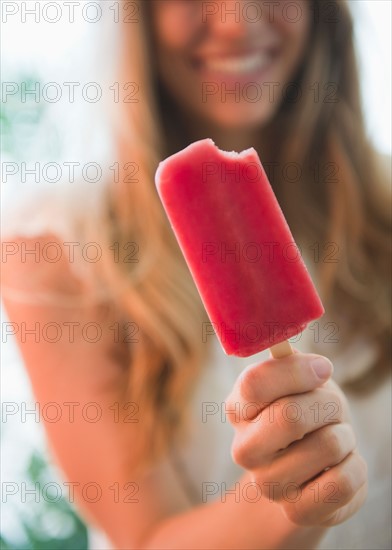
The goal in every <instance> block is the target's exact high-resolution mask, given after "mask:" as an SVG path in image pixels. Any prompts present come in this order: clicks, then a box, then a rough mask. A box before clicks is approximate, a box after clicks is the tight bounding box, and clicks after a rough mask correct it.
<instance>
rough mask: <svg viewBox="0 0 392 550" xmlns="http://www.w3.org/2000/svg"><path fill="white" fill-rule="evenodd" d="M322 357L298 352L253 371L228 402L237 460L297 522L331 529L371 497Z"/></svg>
mask: <svg viewBox="0 0 392 550" xmlns="http://www.w3.org/2000/svg"><path fill="white" fill-rule="evenodd" d="M331 373H332V365H331V363H330V362H329V361H328V360H327V359H326V358H323V357H320V356H317V355H311V354H301V353H295V354H293V355H290V356H288V357H285V358H283V359H279V360H277V359H270V360H269V361H265V362H264V363H261V364H254V365H250V366H249V367H248V368H247V369H245V371H243V373H242V374H241V375H240V377H239V379H238V380H237V382H236V384H235V385H234V388H233V391H232V392H231V394H230V396H229V397H228V398H227V400H226V411H227V416H228V419H229V420H230V422H231V424H232V425H233V427H234V430H235V437H234V441H233V446H232V456H233V460H234V461H235V462H236V463H237V464H239V465H240V466H242V467H243V468H245V469H246V470H247V471H248V472H249V480H250V482H251V483H253V484H255V486H256V487H257V488H258V491H259V494H260V493H261V494H262V496H264V497H265V498H266V499H268V500H269V501H270V502H271V501H274V502H275V503H277V504H279V505H280V506H281V507H282V511H283V513H284V514H285V515H286V517H288V519H289V520H291V521H292V522H293V523H295V524H298V525H306V526H316V525H319V526H331V525H336V524H338V523H341V522H343V521H345V520H346V519H348V518H349V517H350V516H351V515H353V514H354V513H355V512H356V511H357V510H358V509H359V508H360V507H361V505H362V504H363V502H364V500H365V498H366V494H367V482H366V480H367V475H366V473H367V466H366V462H365V461H364V460H363V458H362V457H361V456H360V455H359V454H358V452H357V450H356V441H355V435H354V432H353V429H352V427H351V424H350V419H349V414H348V403H347V400H346V398H345V396H344V394H343V393H342V391H341V390H340V389H339V387H338V386H337V385H336V384H335V383H334V382H333V381H332V380H329V377H330V375H331Z"/></svg>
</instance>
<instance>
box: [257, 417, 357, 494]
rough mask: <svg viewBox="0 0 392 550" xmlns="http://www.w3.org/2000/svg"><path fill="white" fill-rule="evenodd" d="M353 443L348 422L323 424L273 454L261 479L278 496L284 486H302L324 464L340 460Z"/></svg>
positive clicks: (350, 449)
mask: <svg viewBox="0 0 392 550" xmlns="http://www.w3.org/2000/svg"><path fill="white" fill-rule="evenodd" d="M355 447H356V440H355V434H354V431H353V429H352V427H351V425H350V424H333V425H329V426H325V427H324V428H320V429H319V430H316V431H315V432H312V433H310V434H308V435H306V436H305V437H304V438H303V439H302V440H301V441H295V442H294V443H293V444H292V445H290V446H289V447H288V448H287V449H285V450H284V451H283V452H282V454H281V455H280V456H278V457H277V458H275V460H274V461H273V464H272V465H271V467H270V468H269V469H268V471H267V474H266V473H265V472H263V482H266V481H267V482H269V483H270V485H271V486H272V485H273V486H274V487H275V493H274V500H280V499H281V498H283V496H284V494H285V488H286V487H289V486H290V485H293V484H294V485H295V486H297V487H301V486H303V485H304V484H305V483H306V482H309V481H310V480H313V479H314V478H315V477H316V476H319V475H320V473H321V472H323V471H324V470H325V469H326V468H331V467H333V466H335V465H337V464H339V463H340V462H342V460H344V459H345V458H346V456H347V455H349V454H350V453H351V452H352V451H353V450H354V449H355ZM299 465H300V467H299ZM256 477H257V476H256ZM276 481H278V484H277V483H276Z"/></svg>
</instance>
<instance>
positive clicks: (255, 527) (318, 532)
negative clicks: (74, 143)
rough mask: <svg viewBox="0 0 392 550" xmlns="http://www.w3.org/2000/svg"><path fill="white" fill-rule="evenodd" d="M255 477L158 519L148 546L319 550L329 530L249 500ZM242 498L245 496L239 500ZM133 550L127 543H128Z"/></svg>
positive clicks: (154, 549)
mask: <svg viewBox="0 0 392 550" xmlns="http://www.w3.org/2000/svg"><path fill="white" fill-rule="evenodd" d="M250 481H251V479H250V477H249V475H248V474H245V475H244V476H243V477H242V478H241V480H240V481H239V482H238V483H239V487H238V486H237V490H236V494H227V495H226V498H225V501H223V499H219V500H215V501H214V502H211V503H206V504H204V505H200V506H198V507H195V508H193V509H192V510H190V511H187V512H186V513H183V514H179V515H176V516H173V517H170V518H168V519H165V520H163V521H161V522H160V523H158V524H157V525H156V526H155V527H154V528H153V529H152V530H151V531H150V532H149V533H148V534H147V535H146V537H145V539H144V541H142V542H141V548H143V550H158V549H170V550H175V549H182V550H186V549H187V550H188V549H189V550H193V549H197V550H202V549H208V550H211V549H215V548H216V549H233V550H234V549H235V550H239V549H242V548H244V549H247V550H250V549H259V550H260V549H268V550H272V549H275V548H276V549H281V550H283V549H284V550H289V549H290V550H291V549H301V550H302V549H303V550H305V549H314V548H317V545H318V544H319V542H320V540H321V538H322V537H323V535H324V533H325V532H326V528H321V527H300V526H298V525H295V524H294V523H292V522H291V521H289V520H288V519H287V518H286V517H285V515H284V514H283V512H282V510H281V508H280V506H278V505H277V504H276V503H274V502H272V501H269V500H268V499H267V498H264V497H263V498H260V499H259V500H258V501H257V502H251V501H250V500H249V499H246V497H245V498H244V497H243V495H246V493H245V491H243V488H244V487H245V485H246V484H248V483H249V482H250ZM238 496H240V498H238ZM118 548H121V549H125V548H127V546H126V543H125V541H124V545H123V546H119V547H118Z"/></svg>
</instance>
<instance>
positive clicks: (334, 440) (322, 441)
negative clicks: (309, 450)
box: [316, 428, 343, 462]
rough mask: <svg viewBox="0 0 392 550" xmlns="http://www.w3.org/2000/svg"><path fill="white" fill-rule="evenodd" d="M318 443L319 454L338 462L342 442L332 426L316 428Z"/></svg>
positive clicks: (340, 456)
mask: <svg viewBox="0 0 392 550" xmlns="http://www.w3.org/2000/svg"><path fill="white" fill-rule="evenodd" d="M316 433H317V432H316ZM318 445H319V450H320V452H321V454H322V455H323V456H328V458H329V459H330V460H332V461H334V462H338V461H339V460H340V459H341V458H342V454H343V447H342V442H341V439H340V437H339V434H338V433H337V431H336V430H334V429H333V428H324V429H322V430H318Z"/></svg>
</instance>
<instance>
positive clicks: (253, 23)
mask: <svg viewBox="0 0 392 550" xmlns="http://www.w3.org/2000/svg"><path fill="white" fill-rule="evenodd" d="M251 4H252V6H251V5H250V4H249V2H246V1H245V2H244V1H243V0H219V1H215V2H205V6H206V7H205V17H204V20H205V22H206V23H207V24H208V25H209V27H210V31H211V32H212V33H213V34H214V35H215V36H219V37H222V38H226V39H232V40H233V39H234V40H240V39H243V38H245V37H246V36H248V35H249V34H256V33H259V32H260V23H262V18H261V9H260V10H259V11H257V7H258V3H257V2H252V3H251ZM252 8H253V10H252Z"/></svg>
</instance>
